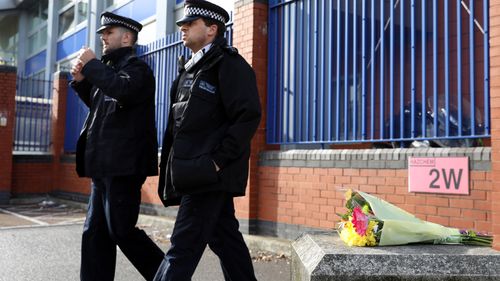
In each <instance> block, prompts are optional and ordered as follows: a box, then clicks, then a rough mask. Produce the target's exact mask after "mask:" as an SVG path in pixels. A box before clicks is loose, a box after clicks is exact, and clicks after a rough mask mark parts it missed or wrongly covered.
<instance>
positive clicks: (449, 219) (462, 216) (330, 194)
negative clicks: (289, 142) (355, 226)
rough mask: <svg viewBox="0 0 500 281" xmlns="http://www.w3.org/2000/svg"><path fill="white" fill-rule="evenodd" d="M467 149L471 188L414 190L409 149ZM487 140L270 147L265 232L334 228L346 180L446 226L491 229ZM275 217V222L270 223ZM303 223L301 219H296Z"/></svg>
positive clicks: (264, 175) (263, 175)
mask: <svg viewBox="0 0 500 281" xmlns="http://www.w3.org/2000/svg"><path fill="white" fill-rule="evenodd" d="M424 155H427V156H432V155H434V156H435V155H439V156H442V157H443V156H451V155H453V156H468V157H469V159H470V169H471V172H470V195H443V194H423V193H409V192H408V171H407V161H408V156H420V157H421V156H424ZM489 155H490V149H489V148H472V149H454V150H453V151H452V150H449V149H448V150H445V149H439V148H436V149H429V150H427V149H400V151H399V153H398V154H397V155H395V154H394V150H392V149H387V150H373V149H370V150H323V151H318V150H311V151H303V150H300V151H298V150H297V151H289V152H279V151H274V152H265V153H263V154H262V157H261V163H260V167H259V191H260V192H259V207H258V217H257V224H263V226H262V227H258V228H260V229H261V232H264V233H267V234H271V235H277V236H283V237H287V238H295V237H297V235H299V234H300V233H301V232H302V231H303V230H304V229H305V228H313V229H332V228H334V227H335V223H336V222H338V221H339V217H338V216H337V213H344V212H345V209H344V205H345V200H344V192H345V189H347V188H352V189H356V190H361V191H365V192H368V193H372V194H375V195H377V196H378V197H380V198H382V199H384V200H386V201H388V202H390V203H393V204H395V205H397V206H399V207H401V208H402V209H404V210H407V211H408V212H411V213H413V214H415V215H416V216H417V217H419V218H421V219H423V220H428V221H431V222H435V223H439V224H443V225H445V226H451V227H457V228H467V229H475V230H478V231H487V232H491V231H492V207H491V202H490V198H491V195H492V190H493V186H492V183H491V174H492V173H491V172H490V161H489V157H490V156H489ZM270 223H271V224H270ZM297 225H298V226H300V227H297Z"/></svg>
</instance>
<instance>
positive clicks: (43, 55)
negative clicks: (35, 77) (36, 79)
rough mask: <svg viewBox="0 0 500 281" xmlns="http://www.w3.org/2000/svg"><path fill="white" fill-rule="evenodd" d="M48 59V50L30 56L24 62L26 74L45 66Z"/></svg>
mask: <svg viewBox="0 0 500 281" xmlns="http://www.w3.org/2000/svg"><path fill="white" fill-rule="evenodd" d="M46 60H47V50H43V51H41V52H40V53H38V54H36V55H34V56H32V57H30V58H29V59H27V60H26V62H25V64H24V72H25V75H26V76H28V75H31V74H33V73H35V72H38V71H40V70H42V69H43V68H45V61H46Z"/></svg>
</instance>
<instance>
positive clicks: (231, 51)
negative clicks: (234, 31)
mask: <svg viewBox="0 0 500 281" xmlns="http://www.w3.org/2000/svg"><path fill="white" fill-rule="evenodd" d="M222 49H223V50H224V51H225V52H226V53H228V54H230V55H236V54H238V49H236V48H235V47H233V46H229V45H226V46H224V47H223V48H222Z"/></svg>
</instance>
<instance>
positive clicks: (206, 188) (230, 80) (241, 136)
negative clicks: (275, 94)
mask: <svg viewBox="0 0 500 281" xmlns="http://www.w3.org/2000/svg"><path fill="white" fill-rule="evenodd" d="M214 6H215V5H213V4H211V3H208V2H205V1H189V0H188V1H186V10H185V11H186V12H185V14H186V16H185V18H184V19H181V21H180V22H181V23H182V22H183V21H192V20H193V19H196V18H197V17H198V18H199V17H200V15H201V16H203V17H209V18H214V17H212V16H210V15H215V17H217V16H219V15H221V14H223V13H225V15H227V13H226V12H225V11H224V10H222V8H220V7H218V6H215V7H214ZM221 10H222V11H221ZM227 18H228V16H227ZM200 52H203V50H202V51H200ZM198 55H200V56H201V59H199V60H198V61H196V59H195V62H193V61H192V60H193V59H194V58H196V57H197V56H198ZM193 57H194V58H192V60H190V61H189V62H188V63H186V64H185V65H184V62H183V61H182V60H181V61H180V73H179V75H178V77H177V79H176V80H175V81H174V83H173V86H172V88H171V91H170V101H171V105H172V106H171V108H170V114H169V120H168V127H167V130H166V131H165V136H164V142H163V146H162V154H161V162H160V179H159V189H158V191H159V195H160V198H161V200H162V201H163V203H164V205H165V206H170V205H177V204H180V206H179V211H178V214H177V219H176V222H175V227H174V230H173V233H172V236H171V239H170V241H171V248H170V249H169V250H168V251H167V253H166V255H165V258H164V261H163V262H162V264H161V266H160V268H159V270H158V273H157V275H156V277H155V280H162V281H165V280H190V278H191V276H192V274H193V273H194V271H195V269H196V266H197V264H198V262H199V260H200V258H201V256H202V254H203V251H204V249H205V247H206V245H207V244H208V245H209V247H210V248H211V249H212V250H213V251H214V253H216V254H217V255H218V257H219V259H220V261H221V265H222V269H223V273H224V276H225V278H226V280H239V281H245V280H256V279H255V275H254V272H253V266H252V261H251V258H250V255H249V252H248V248H247V246H246V245H245V242H244V240H243V237H242V235H241V233H240V232H239V230H238V227H239V223H238V220H237V219H236V218H235V214H234V212H235V210H234V204H233V197H235V196H243V195H244V194H245V189H246V185H247V179H248V160H249V156H250V141H251V138H252V136H253V135H254V133H255V131H256V129H257V127H258V124H259V122H260V118H261V110H260V102H259V96H258V93H257V85H256V79H255V73H254V72H253V70H252V68H251V67H250V65H248V63H247V62H246V61H245V60H244V59H243V58H242V57H241V56H240V55H239V54H238V53H237V50H236V49H234V48H232V47H229V46H228V45H227V42H226V40H225V39H224V38H218V39H216V40H215V41H214V42H212V45H211V47H210V49H209V50H208V51H207V52H206V53H204V54H203V55H201V54H195V55H194V56H193ZM185 66H186V67H187V69H186V67H185ZM214 163H215V164H217V166H218V167H219V168H220V170H219V171H218V172H216V167H215V164H214Z"/></svg>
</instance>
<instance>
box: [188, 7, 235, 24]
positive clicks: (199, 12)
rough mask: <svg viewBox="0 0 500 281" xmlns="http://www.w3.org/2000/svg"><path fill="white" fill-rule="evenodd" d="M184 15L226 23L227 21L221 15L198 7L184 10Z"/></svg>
mask: <svg viewBox="0 0 500 281" xmlns="http://www.w3.org/2000/svg"><path fill="white" fill-rule="evenodd" d="M184 15H186V16H200V17H206V18H211V19H214V20H217V21H220V22H223V23H226V19H225V18H224V16H222V15H221V14H219V13H216V12H213V11H210V10H207V9H203V8H198V7H186V8H185V9H184Z"/></svg>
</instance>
